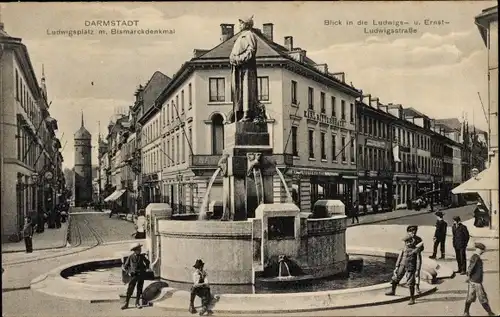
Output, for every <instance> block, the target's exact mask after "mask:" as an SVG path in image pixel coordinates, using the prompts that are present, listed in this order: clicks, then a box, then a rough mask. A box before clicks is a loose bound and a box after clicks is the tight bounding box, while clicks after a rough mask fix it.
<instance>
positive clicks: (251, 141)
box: [219, 17, 276, 221]
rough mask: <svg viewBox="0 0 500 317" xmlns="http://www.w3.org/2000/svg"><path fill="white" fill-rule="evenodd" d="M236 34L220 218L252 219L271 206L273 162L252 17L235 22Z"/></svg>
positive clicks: (230, 57)
mask: <svg viewBox="0 0 500 317" xmlns="http://www.w3.org/2000/svg"><path fill="white" fill-rule="evenodd" d="M239 22H240V28H241V30H242V31H241V33H240V35H239V37H238V38H237V39H236V42H235V43H234V46H233V49H232V51H231V54H230V55H229V62H230V64H231V90H232V92H233V113H234V120H233V122H231V123H229V124H226V125H225V133H224V135H225V140H224V155H223V157H222V158H221V160H220V161H219V167H220V168H221V171H222V176H223V186H224V196H223V206H224V212H223V216H222V220H226V221H227V220H246V219H247V218H249V217H254V215H255V209H256V208H257V206H258V205H259V204H261V203H273V197H272V193H273V181H272V178H273V175H274V174H275V173H276V169H275V163H274V160H273V158H272V148H271V146H270V140H269V133H268V130H267V123H266V115H265V108H264V106H263V105H261V104H260V103H259V100H258V91H257V89H258V88H257V60H256V56H257V36H256V35H255V33H254V32H255V30H253V20H252V17H249V18H242V19H240V20H239Z"/></svg>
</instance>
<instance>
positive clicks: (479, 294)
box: [464, 243, 495, 316]
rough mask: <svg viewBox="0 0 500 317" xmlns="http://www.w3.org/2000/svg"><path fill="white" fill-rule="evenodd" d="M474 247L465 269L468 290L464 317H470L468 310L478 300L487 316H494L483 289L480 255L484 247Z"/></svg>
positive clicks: (482, 245) (476, 245) (480, 244)
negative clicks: (474, 249)
mask: <svg viewBox="0 0 500 317" xmlns="http://www.w3.org/2000/svg"><path fill="white" fill-rule="evenodd" d="M474 247H475V248H476V251H475V252H474V254H473V255H472V256H471V258H470V264H469V268H468V269H467V281H468V283H469V288H468V290H467V299H466V300H465V310H464V316H470V314H469V309H470V306H471V305H472V303H474V302H475V301H476V298H477V299H479V303H481V306H483V308H484V310H485V311H486V312H487V313H488V316H495V314H494V313H493V312H492V311H491V307H490V305H489V303H488V296H487V295H486V292H485V290H484V287H483V274H484V270H483V260H482V259H481V254H483V253H484V251H485V250H486V247H485V246H484V244H482V243H475V244H474Z"/></svg>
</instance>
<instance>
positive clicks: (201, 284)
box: [189, 259, 213, 316]
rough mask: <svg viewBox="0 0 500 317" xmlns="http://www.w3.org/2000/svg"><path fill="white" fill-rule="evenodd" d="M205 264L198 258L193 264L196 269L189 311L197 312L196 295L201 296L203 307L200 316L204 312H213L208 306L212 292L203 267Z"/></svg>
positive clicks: (209, 313)
mask: <svg viewBox="0 0 500 317" xmlns="http://www.w3.org/2000/svg"><path fill="white" fill-rule="evenodd" d="M204 266H205V263H203V261H202V260H201V259H198V260H196V262H195V264H194V265H193V267H194V268H195V271H194V273H193V287H192V288H191V297H190V299H189V312H190V313H191V314H196V309H195V308H194V299H195V298H196V296H199V297H200V298H201V306H202V309H201V311H200V316H201V315H203V314H204V313H207V314H208V315H211V314H212V313H213V312H212V311H211V310H210V309H209V307H208V306H209V305H210V302H211V301H212V294H211V293H210V287H209V286H208V278H207V272H206V271H205V270H204V269H203V267H204Z"/></svg>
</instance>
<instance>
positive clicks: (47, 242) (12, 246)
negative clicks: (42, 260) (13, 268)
mask: <svg viewBox="0 0 500 317" xmlns="http://www.w3.org/2000/svg"><path fill="white" fill-rule="evenodd" d="M68 225H69V222H65V223H61V228H59V229H48V228H45V230H44V231H43V232H41V233H36V232H35V234H34V235H33V251H37V250H47V249H59V248H64V247H66V241H67V237H68ZM25 251H26V246H25V245H24V240H21V241H19V242H10V243H3V244H2V253H13V252H25Z"/></svg>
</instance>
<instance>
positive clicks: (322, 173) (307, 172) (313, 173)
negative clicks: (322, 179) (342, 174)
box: [292, 170, 339, 176]
mask: <svg viewBox="0 0 500 317" xmlns="http://www.w3.org/2000/svg"><path fill="white" fill-rule="evenodd" d="M292 174H293V175H303V176H339V173H334V172H328V171H321V170H292Z"/></svg>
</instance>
